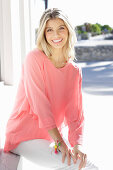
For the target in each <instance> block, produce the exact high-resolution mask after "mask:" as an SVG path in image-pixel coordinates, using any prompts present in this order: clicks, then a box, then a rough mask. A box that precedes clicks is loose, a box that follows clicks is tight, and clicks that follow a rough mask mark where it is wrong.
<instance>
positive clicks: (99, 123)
mask: <svg viewBox="0 0 113 170" xmlns="http://www.w3.org/2000/svg"><path fill="white" fill-rule="evenodd" d="M79 65H80V66H81V67H82V71H83V105H84V115H85V120H86V121H85V128H84V148H85V150H86V152H87V154H88V157H89V158H90V159H91V160H92V161H94V163H95V164H97V165H98V166H99V168H100V170H108V169H112V152H113V132H112V129H113V61H107V62H106V61H105V62H87V63H84V62H81V63H79Z"/></svg>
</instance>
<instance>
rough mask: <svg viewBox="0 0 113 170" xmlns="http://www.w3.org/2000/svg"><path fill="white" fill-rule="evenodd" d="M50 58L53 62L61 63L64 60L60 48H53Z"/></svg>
mask: <svg viewBox="0 0 113 170" xmlns="http://www.w3.org/2000/svg"><path fill="white" fill-rule="evenodd" d="M51 58H52V60H53V61H54V62H55V63H62V62H64V61H65V58H64V56H63V52H62V49H55V50H54V51H53V52H52V56H51Z"/></svg>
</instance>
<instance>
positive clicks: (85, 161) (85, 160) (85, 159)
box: [83, 154, 87, 168]
mask: <svg viewBox="0 0 113 170" xmlns="http://www.w3.org/2000/svg"><path fill="white" fill-rule="evenodd" d="M86 163H87V155H86V154H85V156H84V164H83V168H85V166H86Z"/></svg>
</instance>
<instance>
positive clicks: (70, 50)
mask: <svg viewBox="0 0 113 170" xmlns="http://www.w3.org/2000/svg"><path fill="white" fill-rule="evenodd" d="M54 18H60V19H62V20H63V21H64V23H65V25H66V27H67V29H68V31H69V36H68V41H67V43H66V44H65V46H64V47H63V54H64V57H65V59H66V61H69V59H72V60H74V59H75V49H74V45H75V43H76V42H77V38H76V34H75V31H74V29H73V27H72V25H71V24H70V22H69V20H68V17H67V15H64V13H63V12H62V10H60V9H58V8H50V9H46V10H45V11H44V13H43V14H42V17H41V19H40V23H39V27H38V34H37V40H36V45H37V48H38V49H39V50H41V51H43V52H44V53H45V54H46V55H47V56H48V58H49V59H51V55H52V51H51V46H50V45H49V44H48V43H47V41H46V39H45V27H46V22H47V21H48V20H50V19H54Z"/></svg>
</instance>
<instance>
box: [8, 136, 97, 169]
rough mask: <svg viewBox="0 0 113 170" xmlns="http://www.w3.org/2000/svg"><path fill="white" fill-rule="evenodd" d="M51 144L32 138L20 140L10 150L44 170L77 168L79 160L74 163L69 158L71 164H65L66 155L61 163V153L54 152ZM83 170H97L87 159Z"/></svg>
mask: <svg viewBox="0 0 113 170" xmlns="http://www.w3.org/2000/svg"><path fill="white" fill-rule="evenodd" d="M53 144H54V143H51V142H50V141H48V140H45V139H34V140H28V141H24V142H21V143H20V144H19V145H18V146H17V148H16V149H13V150H11V152H13V153H15V154H18V155H20V156H23V157H25V158H26V159H28V160H30V161H32V162H33V163H35V164H37V165H39V166H41V167H43V168H44V170H46V168H47V169H48V168H50V169H52V170H78V169H79V168H78V167H79V164H80V160H79V159H78V160H77V162H76V164H74V163H73V160H72V158H71V165H68V164H67V156H66V158H65V162H64V163H62V153H61V152H59V153H58V154H55V153H54V148H53ZM18 166H19V165H18ZM83 170H98V168H97V167H96V166H95V165H94V164H92V163H91V162H90V161H88V160H87V164H86V167H85V168H83Z"/></svg>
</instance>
